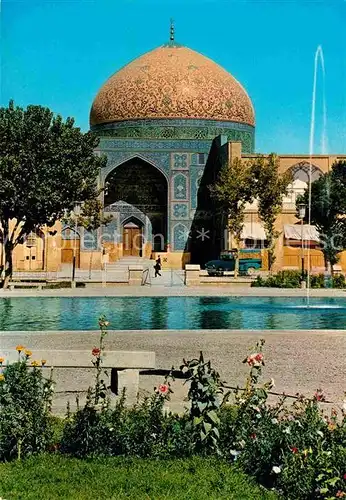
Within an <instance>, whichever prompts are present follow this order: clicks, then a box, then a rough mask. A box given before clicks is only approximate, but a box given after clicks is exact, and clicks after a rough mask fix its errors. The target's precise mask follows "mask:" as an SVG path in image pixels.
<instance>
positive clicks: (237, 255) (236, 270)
mask: <svg viewBox="0 0 346 500" xmlns="http://www.w3.org/2000/svg"><path fill="white" fill-rule="evenodd" d="M235 241H236V245H237V253H236V258H235V262H234V277H235V278H238V276H239V247H240V241H239V240H238V238H235Z"/></svg>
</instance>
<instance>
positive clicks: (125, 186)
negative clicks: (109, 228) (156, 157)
mask: <svg viewBox="0 0 346 500" xmlns="http://www.w3.org/2000/svg"><path fill="white" fill-rule="evenodd" d="M167 207H168V183H167V179H166V177H165V175H163V173H162V172H161V171H160V170H159V169H158V168H156V167H155V166H154V165H152V164H151V163H149V162H147V161H145V160H143V159H142V158H139V157H135V158H132V159H130V160H128V161H126V162H124V163H122V164H121V165H118V166H117V167H115V168H114V170H112V171H111V172H110V173H109V174H108V176H107V177H106V179H105V195H104V209H105V211H106V212H110V213H113V214H120V216H119V217H120V222H121V223H122V222H123V220H124V215H126V217H131V216H132V217H135V218H136V217H137V219H139V220H140V221H141V222H142V223H143V225H144V226H145V228H147V231H146V232H147V234H145V231H144V228H143V234H144V235H145V237H146V239H147V240H148V241H151V242H152V243H153V250H154V251H162V250H163V249H164V248H163V247H164V245H165V244H166V243H167V226H168V222H167V218H168V213H167ZM138 214H143V216H144V217H145V218H146V219H148V221H149V223H147V222H146V221H144V220H143V217H139V216H138ZM121 219H123V220H121Z"/></svg>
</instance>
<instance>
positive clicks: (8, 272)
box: [2, 236, 13, 288]
mask: <svg viewBox="0 0 346 500" xmlns="http://www.w3.org/2000/svg"><path fill="white" fill-rule="evenodd" d="M12 252H13V244H12V242H11V241H9V239H8V238H7V237H6V236H5V278H4V281H3V284H2V287H3V288H8V285H9V283H10V279H11V278H12V273H13V261H12Z"/></svg>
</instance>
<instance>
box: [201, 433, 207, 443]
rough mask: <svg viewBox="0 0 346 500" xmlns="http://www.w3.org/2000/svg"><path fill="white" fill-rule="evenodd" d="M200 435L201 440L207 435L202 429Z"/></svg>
mask: <svg viewBox="0 0 346 500" xmlns="http://www.w3.org/2000/svg"><path fill="white" fill-rule="evenodd" d="M200 436H201V440H202V441H204V440H205V439H206V437H207V435H206V434H205V433H204V432H203V431H201V432H200Z"/></svg>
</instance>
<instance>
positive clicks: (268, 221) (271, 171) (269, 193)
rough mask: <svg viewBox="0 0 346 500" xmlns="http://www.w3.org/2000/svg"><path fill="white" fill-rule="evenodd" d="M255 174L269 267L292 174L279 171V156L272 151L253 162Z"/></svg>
mask: <svg viewBox="0 0 346 500" xmlns="http://www.w3.org/2000/svg"><path fill="white" fill-rule="evenodd" d="M252 173H253V176H254V191H255V197H256V199H257V201H258V215H259V217H260V219H261V220H262V222H263V226H264V230H265V233H266V238H267V245H268V261H269V269H271V267H272V265H273V263H274V261H275V242H276V240H277V238H278V237H279V234H280V233H279V231H277V230H276V229H275V222H276V219H277V217H278V215H279V214H280V213H281V211H282V198H283V196H284V195H285V194H286V192H287V187H288V185H289V183H290V182H291V174H290V173H289V172H285V173H284V174H280V173H279V158H278V156H277V155H276V154H274V153H271V154H270V155H269V156H267V157H264V156H260V157H259V158H256V159H255V160H254V161H253V163H252Z"/></svg>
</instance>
